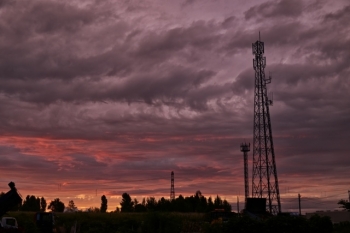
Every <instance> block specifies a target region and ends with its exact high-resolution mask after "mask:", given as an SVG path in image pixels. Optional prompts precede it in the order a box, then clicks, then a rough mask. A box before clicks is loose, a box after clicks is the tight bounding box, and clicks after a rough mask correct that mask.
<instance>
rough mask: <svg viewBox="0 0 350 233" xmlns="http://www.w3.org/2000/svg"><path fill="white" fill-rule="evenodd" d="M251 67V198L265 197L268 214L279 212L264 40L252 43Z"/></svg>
mask: <svg viewBox="0 0 350 233" xmlns="http://www.w3.org/2000/svg"><path fill="white" fill-rule="evenodd" d="M252 48H253V55H255V59H254V60H253V67H254V70H255V91H254V135H253V177H252V197H253V198H266V204H267V206H266V209H267V211H269V212H270V213H272V214H278V213H280V212H281V202H280V193H279V187H278V178H277V170H276V162H275V151H274V147H273V138H272V128H271V118H270V111H269V105H270V103H272V102H271V101H269V99H268V96H267V88H266V84H268V83H270V82H271V78H270V77H268V78H265V71H264V69H265V66H266V57H264V56H263V55H264V42H262V41H260V32H259V40H258V41H256V42H255V43H253V45H252Z"/></svg>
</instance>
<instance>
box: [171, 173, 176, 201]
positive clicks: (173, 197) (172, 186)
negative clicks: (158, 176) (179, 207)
mask: <svg viewBox="0 0 350 233" xmlns="http://www.w3.org/2000/svg"><path fill="white" fill-rule="evenodd" d="M174 199H175V189H174V172H173V171H172V172H171V187H170V200H174Z"/></svg>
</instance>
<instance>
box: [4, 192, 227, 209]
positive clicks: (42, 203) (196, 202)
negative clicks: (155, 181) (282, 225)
mask: <svg viewBox="0 0 350 233" xmlns="http://www.w3.org/2000/svg"><path fill="white" fill-rule="evenodd" d="M1 195H4V193H0V196H1ZM120 206H121V208H119V207H117V208H116V210H115V211H112V212H148V211H163V212H183V213H189V212H198V213H205V212H210V211H213V210H215V209H222V210H225V211H228V212H230V211H231V205H230V204H229V203H228V202H227V201H226V200H225V199H224V200H222V199H221V197H220V196H219V195H217V196H216V197H215V198H214V199H212V197H209V198H206V197H205V196H203V195H202V193H201V191H197V192H196V193H195V194H194V195H192V196H189V197H184V196H182V195H179V196H178V197H177V198H175V199H173V200H170V199H165V198H164V197H162V198H160V199H159V200H156V199H155V197H147V198H143V199H142V201H141V202H139V201H138V200H137V199H136V198H134V199H132V198H131V196H130V195H129V194H128V193H123V194H122V201H121V202H120ZM107 208H108V206H107V198H106V196H105V195H102V196H101V207H100V208H98V207H90V208H89V209H87V210H86V211H88V212H102V213H105V212H107ZM46 209H48V210H51V211H53V212H64V211H66V212H78V211H79V212H80V211H82V210H78V207H77V206H76V205H75V203H74V201H73V200H70V201H69V203H68V205H67V206H66V205H65V204H64V203H63V202H62V201H61V200H60V199H59V198H56V199H54V200H53V201H51V202H50V203H49V204H47V202H46V200H45V198H44V197H35V196H33V195H27V196H26V198H25V199H24V200H23V202H22V203H21V204H19V205H18V206H15V207H14V208H13V209H12V211H33V212H38V211H46Z"/></svg>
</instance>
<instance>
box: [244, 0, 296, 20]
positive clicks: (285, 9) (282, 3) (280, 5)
mask: <svg viewBox="0 0 350 233" xmlns="http://www.w3.org/2000/svg"><path fill="white" fill-rule="evenodd" d="M302 10H303V2H302V1H301V0H297V1H288V0H279V1H269V2H264V3H262V4H260V5H257V6H253V7H251V8H250V9H249V10H247V11H246V12H245V13H244V15H245V18H246V19H251V18H256V17H267V18H270V17H271V18H275V17H297V16H300V15H301V14H302Z"/></svg>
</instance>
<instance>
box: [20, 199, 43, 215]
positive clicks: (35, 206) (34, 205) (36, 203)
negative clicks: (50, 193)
mask: <svg viewBox="0 0 350 233" xmlns="http://www.w3.org/2000/svg"><path fill="white" fill-rule="evenodd" d="M40 209H41V208H40V198H39V197H38V198H37V197H35V196H33V195H32V196H29V195H27V196H26V199H25V200H24V201H23V205H22V208H21V210H22V211H33V212H36V211H40Z"/></svg>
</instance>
